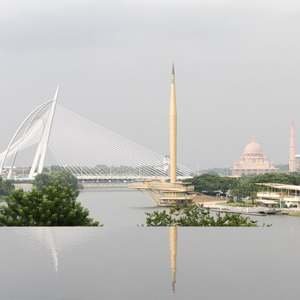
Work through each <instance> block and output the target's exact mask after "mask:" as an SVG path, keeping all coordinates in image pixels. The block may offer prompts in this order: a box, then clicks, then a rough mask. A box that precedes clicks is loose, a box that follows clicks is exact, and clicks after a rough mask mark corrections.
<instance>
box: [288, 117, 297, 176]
mask: <svg viewBox="0 0 300 300" xmlns="http://www.w3.org/2000/svg"><path fill="white" fill-rule="evenodd" d="M289 171H290V172H296V158H295V136H294V121H292V126H291V137H290V161H289Z"/></svg>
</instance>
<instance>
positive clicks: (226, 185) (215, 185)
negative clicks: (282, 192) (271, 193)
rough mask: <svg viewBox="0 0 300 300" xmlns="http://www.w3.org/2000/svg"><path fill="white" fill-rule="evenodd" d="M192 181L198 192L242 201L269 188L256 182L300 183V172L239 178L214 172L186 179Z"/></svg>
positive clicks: (254, 196) (252, 175)
mask: <svg viewBox="0 0 300 300" xmlns="http://www.w3.org/2000/svg"><path fill="white" fill-rule="evenodd" d="M184 181H185V182H191V183H192V184H193V185H194V186H195V190H196V191H197V192H200V193H203V194H207V195H212V196H216V195H222V196H227V197H228V198H230V200H231V201H235V200H236V201H238V202H239V201H241V199H242V198H245V197H249V198H251V199H252V200H253V199H255V198H256V193H257V192H258V191H262V190H265V189H267V188H266V187H265V186H260V185H257V184H256V183H282V184H291V185H300V173H295V174H287V173H266V174H259V175H256V174H251V175H244V176H241V177H239V178H235V177H225V176H219V175H214V174H202V175H200V176H195V177H193V178H189V179H185V180H184Z"/></svg>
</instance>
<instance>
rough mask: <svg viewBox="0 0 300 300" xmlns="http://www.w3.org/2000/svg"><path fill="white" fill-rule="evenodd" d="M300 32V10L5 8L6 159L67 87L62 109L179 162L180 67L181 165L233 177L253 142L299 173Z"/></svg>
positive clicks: (18, 4) (13, 2)
mask: <svg viewBox="0 0 300 300" xmlns="http://www.w3.org/2000/svg"><path fill="white" fill-rule="evenodd" d="M299 32H300V2H299V1H279V0H275V1H274V0H266V1H265V0H260V1H258V0H257V1H254V0H246V1H240V0H239V1H233V0H231V1H230V0H229V1H221V0H202V1H189V0H184V1H183V0H175V1H174V0H172V1H171V0H167V1H161V0H160V1H158V0H151V1H150V0H146V1H145V0H143V1H137V0H131V1H130V0H129V1H127V0H123V1H113V0H110V1H108V0H102V1H101V0H97V1H96V0H94V1H93V0H84V1H83V0H82V1H79V0H59V1H58V0H52V1H31V0H24V1H17V0H4V1H3V0H2V1H1V4H0V61H1V64H0V66H1V68H0V72H1V94H0V95H1V104H2V109H1V112H2V113H1V118H0V126H1V141H0V147H1V150H4V149H5V148H6V146H7V144H8V143H9V140H10V138H11V137H12V136H13V134H14V132H15V130H16V129H17V128H18V126H19V125H20V123H21V122H22V121H23V119H24V118H25V117H26V116H27V115H28V114H29V113H30V112H31V111H32V110H33V109H34V108H35V107H37V106H38V105H40V104H41V103H42V102H44V101H46V100H50V99H52V98H53V96H54V93H55V89H56V86H57V84H59V85H60V95H59V103H60V105H62V106H64V107H66V108H68V109H70V110H72V111H74V112H76V113H78V114H80V115H82V116H84V117H86V118H88V119H90V120H93V121H95V122H96V123H99V124H100V125H102V126H104V127H106V128H108V129H110V130H112V131H114V132H116V133H118V134H120V135H123V136H125V137H127V138H129V139H131V140H133V141H135V142H138V143H139V144H141V145H143V146H145V147H147V148H150V149H153V150H154V151H156V152H158V153H161V154H167V153H168V152H169V140H168V126H169V125H168V122H169V121H168V114H169V101H170V77H171V63H172V60H174V61H175V72H176V92H177V108H178V160H179V162H180V163H182V164H184V165H186V166H188V167H190V168H193V169H196V165H197V164H199V167H200V169H204V168H211V167H231V166H232V165H233V163H234V161H236V160H238V159H239V157H240V155H241V154H242V152H243V150H244V147H245V146H246V144H247V143H249V142H251V140H252V134H253V133H255V136H256V141H257V142H258V143H260V144H261V146H262V147H263V150H264V152H265V154H266V155H268V156H269V159H270V160H271V161H274V162H275V164H280V163H288V159H289V136H290V125H291V121H292V120H294V122H295V136H296V152H300V120H298V118H297V117H298V115H299V109H300V104H299V99H300V89H299V81H300V37H299ZM1 152H2V151H1Z"/></svg>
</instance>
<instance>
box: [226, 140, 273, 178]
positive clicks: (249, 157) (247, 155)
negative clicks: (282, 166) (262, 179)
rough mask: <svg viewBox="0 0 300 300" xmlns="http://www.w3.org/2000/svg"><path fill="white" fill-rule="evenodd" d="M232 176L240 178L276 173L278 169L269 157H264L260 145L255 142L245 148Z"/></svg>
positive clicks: (235, 164) (234, 166) (233, 169)
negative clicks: (249, 175)
mask: <svg viewBox="0 0 300 300" xmlns="http://www.w3.org/2000/svg"><path fill="white" fill-rule="evenodd" d="M231 170H232V176H234V177H240V176H242V175H243V174H245V175H248V174H264V173H275V172H277V170H278V168H275V165H274V162H269V161H268V157H267V156H266V155H264V153H263V150H262V147H261V146H260V144H258V143H256V142H255V140H254V137H253V140H252V142H251V143H250V144H248V145H247V146H246V147H245V150H244V153H243V155H242V156H241V157H240V161H239V162H238V161H237V162H235V163H234V165H233V168H232V169H231Z"/></svg>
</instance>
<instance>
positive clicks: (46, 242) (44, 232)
mask: <svg viewBox="0 0 300 300" xmlns="http://www.w3.org/2000/svg"><path fill="white" fill-rule="evenodd" d="M28 231H29V232H30V235H31V236H33V237H34V238H35V239H37V240H38V241H39V243H40V245H41V246H42V247H43V248H44V249H45V250H46V252H47V253H48V254H49V255H50V256H51V257H52V260H53V264H54V269H55V272H56V273H58V251H57V247H56V241H55V238H54V234H53V230H52V228H51V227H35V228H28Z"/></svg>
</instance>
